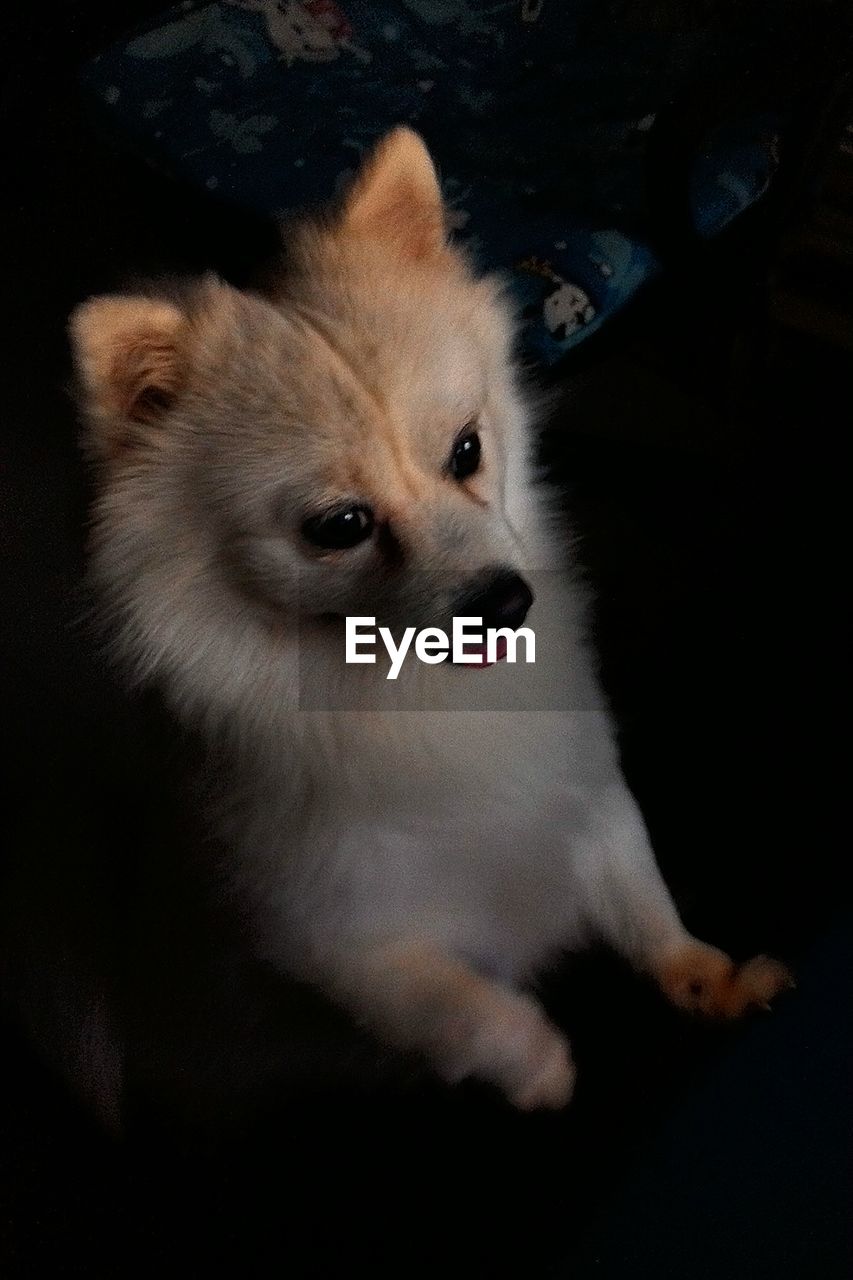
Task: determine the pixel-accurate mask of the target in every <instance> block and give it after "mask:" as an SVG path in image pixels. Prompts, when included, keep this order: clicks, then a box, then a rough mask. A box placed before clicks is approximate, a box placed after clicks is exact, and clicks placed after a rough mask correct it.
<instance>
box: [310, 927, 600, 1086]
mask: <svg viewBox="0 0 853 1280" xmlns="http://www.w3.org/2000/svg"><path fill="white" fill-rule="evenodd" d="M323 978H324V985H326V986H327V987H328V988H330V994H332V995H333V996H334V997H335V998H336V999H337V1000H339V1002H340V1003H341V1004H343V1005H344V1006H345V1007H346V1008H347V1009H348V1010H349V1011H350V1012H351V1013H352V1014H354V1015H355V1016H356V1018H357V1019H358V1020H359V1021H361V1022H362V1023H363V1024H364V1025H365V1026H367V1027H368V1028H370V1029H371V1030H372V1031H373V1032H374V1033H375V1034H376V1035H378V1036H379V1037H380V1039H382V1040H383V1041H385V1042H387V1043H389V1044H392V1045H394V1046H395V1047H397V1048H399V1049H402V1050H404V1051H414V1052H417V1053H420V1054H423V1055H424V1056H425V1057H426V1058H427V1059H428V1060H429V1061H430V1063H431V1064H432V1066H433V1067H434V1068H435V1070H436V1071H437V1072H438V1074H439V1075H440V1076H441V1077H442V1078H443V1079H445V1080H446V1081H448V1082H449V1083H455V1082H457V1081H460V1080H463V1079H467V1078H469V1077H470V1078H475V1079H478V1080H482V1081H485V1082H487V1083H489V1084H493V1085H496V1086H497V1087H498V1088H499V1089H501V1090H502V1091H503V1093H504V1094H505V1095H506V1096H507V1098H508V1099H509V1100H510V1102H512V1103H513V1104H514V1105H515V1106H517V1107H519V1108H521V1109H522V1110H533V1109H535V1108H540V1107H551V1108H558V1107H562V1106H564V1105H565V1104H566V1103H567V1102H568V1101H569V1098H570V1097H571V1093H572V1088H573V1085H574V1076H575V1072H574V1067H573V1065H572V1060H571V1055H570V1052H569V1046H568V1044H567V1043H566V1041H565V1040H564V1038H563V1037H562V1036H561V1035H560V1033H559V1032H558V1031H557V1030H556V1028H555V1027H553V1026H552V1025H551V1023H550V1022H549V1021H548V1019H547V1018H546V1016H545V1013H544V1011H543V1010H542V1009H541V1008H540V1006H539V1005H538V1004H537V1003H536V1001H535V1000H533V999H531V998H530V997H528V996H525V995H521V994H520V993H518V992H516V991H512V990H510V989H509V988H507V987H503V986H500V985H499V984H498V983H496V982H492V981H490V980H488V979H486V978H483V977H481V976H480V975H479V974H478V973H476V972H475V971H474V970H473V969H472V968H470V967H469V966H468V965H466V964H465V963H464V962H462V961H460V960H457V959H456V958H455V957H453V956H452V955H451V954H449V953H448V952H446V951H444V950H442V949H441V947H439V946H437V945H435V944H432V943H430V942H424V941H397V942H393V943H386V944H383V945H380V946H371V947H366V948H363V949H361V948H356V949H355V950H354V951H351V950H348V951H347V953H346V954H345V955H341V956H340V957H339V959H338V961H336V962H335V963H334V965H332V966H330V967H327V969H326V973H325V974H324V975H323Z"/></svg>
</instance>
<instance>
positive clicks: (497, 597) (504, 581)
mask: <svg viewBox="0 0 853 1280" xmlns="http://www.w3.org/2000/svg"><path fill="white" fill-rule="evenodd" d="M532 604H533V592H532V591H531V590H530V588H529V587H528V585H527V583H526V582H525V581H524V579H523V578H521V577H519V575H518V574H517V573H513V572H512V570H511V569H499V570H498V571H497V572H493V573H489V574H487V575H485V576H484V577H483V578H480V579H479V580H478V581H477V583H476V584H475V586H473V587H471V588H469V589H468V591H466V592H465V594H464V596H462V597H461V599H459V600H458V601H457V602H456V608H455V609H454V610H453V612H454V614H456V616H457V617H462V618H482V619H483V626H484V627H510V628H511V629H512V630H513V631H515V630H516V629H517V628H518V627H520V626H521V624H522V622H523V621H524V619H525V618H526V617H527V611H528V609H529V608H530V606H531V605H532Z"/></svg>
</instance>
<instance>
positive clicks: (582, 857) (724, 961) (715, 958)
mask: <svg viewBox="0 0 853 1280" xmlns="http://www.w3.org/2000/svg"><path fill="white" fill-rule="evenodd" d="M572 859H573V864H574V870H575V873H576V875H577V877H578V882H579V888H580V892H581V895H582V898H583V900H584V902H585V906H586V912H587V916H588V919H589V921H590V923H591V925H592V926H593V928H595V930H596V931H597V932H598V933H599V935H600V936H602V937H603V939H604V940H605V941H607V942H609V943H610V945H611V946H612V947H613V948H614V949H615V950H617V951H619V952H621V954H622V955H624V956H625V957H626V958H627V959H628V960H630V961H631V963H632V964H633V965H634V966H635V968H637V969H639V970H640V971H641V972H645V973H648V974H650V975H651V976H652V977H653V978H654V979H655V981H656V982H657V983H658V985H659V986H660V987H661V989H662V990H663V992H664V993H665V995H666V996H668V998H669V999H670V1000H671V1001H672V1002H673V1003H674V1004H677V1005H679V1006H680V1007H681V1008H684V1009H689V1010H691V1011H695V1012H698V1013H703V1014H707V1015H709V1016H711V1017H724V1018H736V1017H739V1016H740V1015H741V1014H743V1013H745V1012H746V1011H747V1010H748V1009H750V1008H755V1007H757V1006H766V1005H767V1004H768V1003H769V1002H770V1001H771V1000H772V999H773V998H774V996H777V995H778V994H779V993H780V992H781V991H783V990H785V989H786V988H787V987H790V986H792V985H793V983H792V980H791V975H790V974H789V973H788V971H787V969H786V968H785V967H784V965H781V964H779V963H778V961H776V960H770V959H768V957H767V956H756V957H754V958H753V959H752V960H748V961H747V962H746V963H744V964H741V965H738V964H736V963H735V962H734V961H733V960H732V959H731V957H730V956H728V955H726V953H725V952H724V951H721V950H719V948H717V947H712V946H709V945H708V943H705V942H700V941H699V940H698V939H697V938H694V937H693V935H692V934H690V933H689V932H688V931H687V930H686V929H685V927H684V925H683V924H682V923H681V919H680V918H679V915H678V912H677V910H676V908H675V904H674V903H673V901H672V898H671V896H670V893H669V890H668V889H667V887H666V885H665V884H664V881H663V878H662V876H661V874H660V871H659V870H658V867H657V863H656V862H655V857H654V853H653V852H652V848H651V844H650V843H649V838H648V835H647V833H646V829H645V824H644V823H643V819H642V817H641V815H640V812H639V809H638V807H637V804H636V802H635V801H634V799H633V797H632V796H631V794H630V792H629V791H628V788H627V787H626V786H625V784H624V783H623V782H622V781H621V779H614V780H613V782H612V784H611V785H610V786H609V787H607V788H606V789H604V790H603V791H602V793H601V794H600V795H599V796H598V797H597V798H596V800H595V802H594V804H593V807H592V810H591V814H590V819H589V823H588V825H587V826H586V828H585V829H584V830H583V832H582V833H581V834H580V835H579V836H578V837H577V839H576V840H575V841H573V848H572Z"/></svg>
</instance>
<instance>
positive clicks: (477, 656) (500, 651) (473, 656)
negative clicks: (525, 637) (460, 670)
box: [451, 636, 507, 668]
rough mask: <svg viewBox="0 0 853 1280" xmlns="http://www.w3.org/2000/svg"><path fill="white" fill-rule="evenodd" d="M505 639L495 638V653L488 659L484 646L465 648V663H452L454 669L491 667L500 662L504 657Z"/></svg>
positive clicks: (505, 650) (468, 646) (486, 649)
mask: <svg viewBox="0 0 853 1280" xmlns="http://www.w3.org/2000/svg"><path fill="white" fill-rule="evenodd" d="M506 652H507V649H506V637H505V636H497V637H496V639H495V651H494V654H493V655H492V656H491V657H490V656H489V650H488V648H487V646H486V645H484V644H471V645H466V646H465V657H466V659H467V660H466V661H465V662H453V660H452V659H451V663H452V665H453V666H454V667H473V668H477V667H493V666H494V665H495V663H497V662H502V661H503V660H504V658H505V657H506Z"/></svg>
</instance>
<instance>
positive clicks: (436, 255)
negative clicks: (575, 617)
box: [72, 130, 525, 627]
mask: <svg viewBox="0 0 853 1280" xmlns="http://www.w3.org/2000/svg"><path fill="white" fill-rule="evenodd" d="M72 337H73V343H74V348H75V355H76V362H77V368H78V372H79V376H80V381H81V384H82V388H83V397H84V407H85V410H86V415H87V419H88V440H89V444H90V448H91V449H92V451H93V452H94V453H95V455H96V457H97V459H98V460H99V463H100V480H101V495H100V503H99V523H98V528H99V530H100V532H99V533H98V534H97V535H96V537H97V538H98V539H99V542H100V544H101V545H102V547H104V548H105V549H106V554H107V556H108V558H109V561H110V567H109V568H108V569H107V571H106V572H107V573H111V574H113V575H116V574H122V573H124V574H126V575H127V576H128V579H129V581H128V588H129V589H130V590H133V589H134V584H133V581H132V579H139V578H140V576H144V575H146V574H150V575H153V576H154V577H157V578H158V579H159V580H160V582H161V584H162V586H161V588H160V589H161V590H163V591H167V592H169V593H170V594H172V595H173V596H174V608H180V607H181V605H180V599H179V593H180V590H181V588H182V587H185V588H186V589H190V590H193V591H196V592H199V591H201V592H206V593H208V595H211V596H213V595H215V594H216V593H217V592H235V593H236V594H237V597H238V598H239V601H240V605H239V607H240V608H246V609H257V610H260V611H262V612H263V613H264V614H265V615H267V616H269V615H272V616H273V617H277V618H280V619H281V620H282V621H285V622H286V621H287V620H288V619H291V618H293V617H294V616H296V615H298V616H299V618H300V622H301V623H302V624H303V625H304V623H305V621H306V620H309V621H312V622H313V621H316V623H317V625H318V626H324V625H326V619H328V618H329V617H330V616H333V617H334V616H338V615H347V614H366V615H372V616H376V617H377V618H378V620H379V621H380V623H382V622H385V623H387V624H388V625H391V626H392V627H396V626H398V625H415V626H425V625H428V624H434V625H440V626H443V625H446V624H447V622H448V621H449V619H450V617H451V616H452V615H453V614H454V613H459V612H472V610H471V608H470V604H471V600H472V599H482V598H483V596H482V593H483V591H484V590H486V591H487V595H488V589H489V588H491V595H488V600H489V602H490V603H489V609H491V607H492V606H493V605H494V606H496V607H499V606H500V605H501V599H500V592H501V590H503V592H504V596H505V597H506V599H504V601H503V603H504V605H506V607H507V609H509V608H510V604H511V598H512V596H513V591H514V592H515V599H516V603H518V580H517V579H513V578H512V577H511V575H512V574H513V573H517V572H518V570H519V569H521V568H522V567H523V559H522V556H523V552H522V548H521V545H520V542H519V530H518V528H517V527H516V520H515V517H514V509H513V507H514V501H515V504H516V505H518V493H517V492H516V490H517V489H518V488H519V487H520V486H522V485H523V479H522V478H523V476H524V475H525V459H524V456H523V453H524V444H523V433H522V431H521V411H520V408H519V404H518V400H517V395H516V392H515V389H514V387H513V384H512V375H511V372H510V364H509V350H508V348H509V333H508V326H507V322H506V319H505V316H504V311H503V308H502V306H501V303H500V300H499V298H498V297H497V295H496V291H495V288H494V286H493V285H492V284H491V283H489V282H484V281H477V280H475V279H474V278H473V277H472V275H471V274H470V272H469V270H468V268H467V265H466V264H465V262H464V261H463V260H462V259H461V257H460V256H459V255H458V254H457V253H456V252H455V251H453V250H452V249H450V248H449V247H448V246H447V245H446V243H445V238H444V231H443V215H442V209H441V203H440V196H439V189H438V184H437V182H436V177H435V172H434V170H433V167H432V164H431V161H430V159H429V157H428V155H427V153H426V151H425V149H424V147H423V145H422V143H421V142H420V141H419V139H417V138H416V137H415V135H413V134H411V133H409V132H407V131H402V130H400V131H397V132H395V133H394V134H392V135H390V136H389V138H387V139H386V140H385V142H384V143H383V144H381V145H380V147H379V148H378V150H377V152H376V153H374V156H373V157H372V159H371V160H370V161H369V162H368V164H367V165H366V167H365V169H364V170H363V171H362V173H361V174H360V175H359V177H358V179H357V180H356V182H355V184H354V186H353V189H352V191H351V193H350V195H349V197H348V199H347V200H346V202H345V204H344V206H343V208H342V210H341V211H340V212H339V214H338V215H337V216H335V217H334V218H333V219H331V220H330V221H329V222H328V223H326V224H312V225H310V226H306V227H303V228H301V229H300V228H297V230H296V231H295V232H294V243H293V245H292V253H291V263H290V267H289V270H288V271H287V272H286V274H285V275H284V277H283V279H282V282H281V285H280V287H279V288H278V289H277V291H276V292H275V293H274V294H273V296H270V297H266V298H262V297H260V296H254V295H249V294H245V293H242V292H239V291H237V290H235V289H232V288H230V287H229V286H226V285H224V284H222V283H221V282H219V281H217V280H215V279H206V280H204V281H201V282H200V283H199V284H198V285H197V286H195V287H194V288H193V289H192V290H190V292H189V294H188V295H187V296H186V297H184V298H170V299H155V298H142V297H138V298H100V299H94V300H92V301H90V302H88V303H86V304H84V305H83V307H81V308H80V309H79V310H78V312H77V313H76V314H75V316H74V318H73V320H72ZM125 561H127V564H126V566H125V567H123V565H124V562H125ZM500 584H503V586H502V587H501V586H500ZM495 592H497V593H498V594H497V596H495ZM478 593H479V594H478ZM498 612H499V608H498ZM523 612H524V610H523V609H522V610H521V616H523ZM502 620H503V621H506V622H508V623H509V622H511V621H513V622H514V623H515V625H518V623H519V621H520V617H519V616H518V615H517V612H516V614H515V615H513V617H512V618H511V617H510V616H509V614H507V616H506V617H503V618H502Z"/></svg>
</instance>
